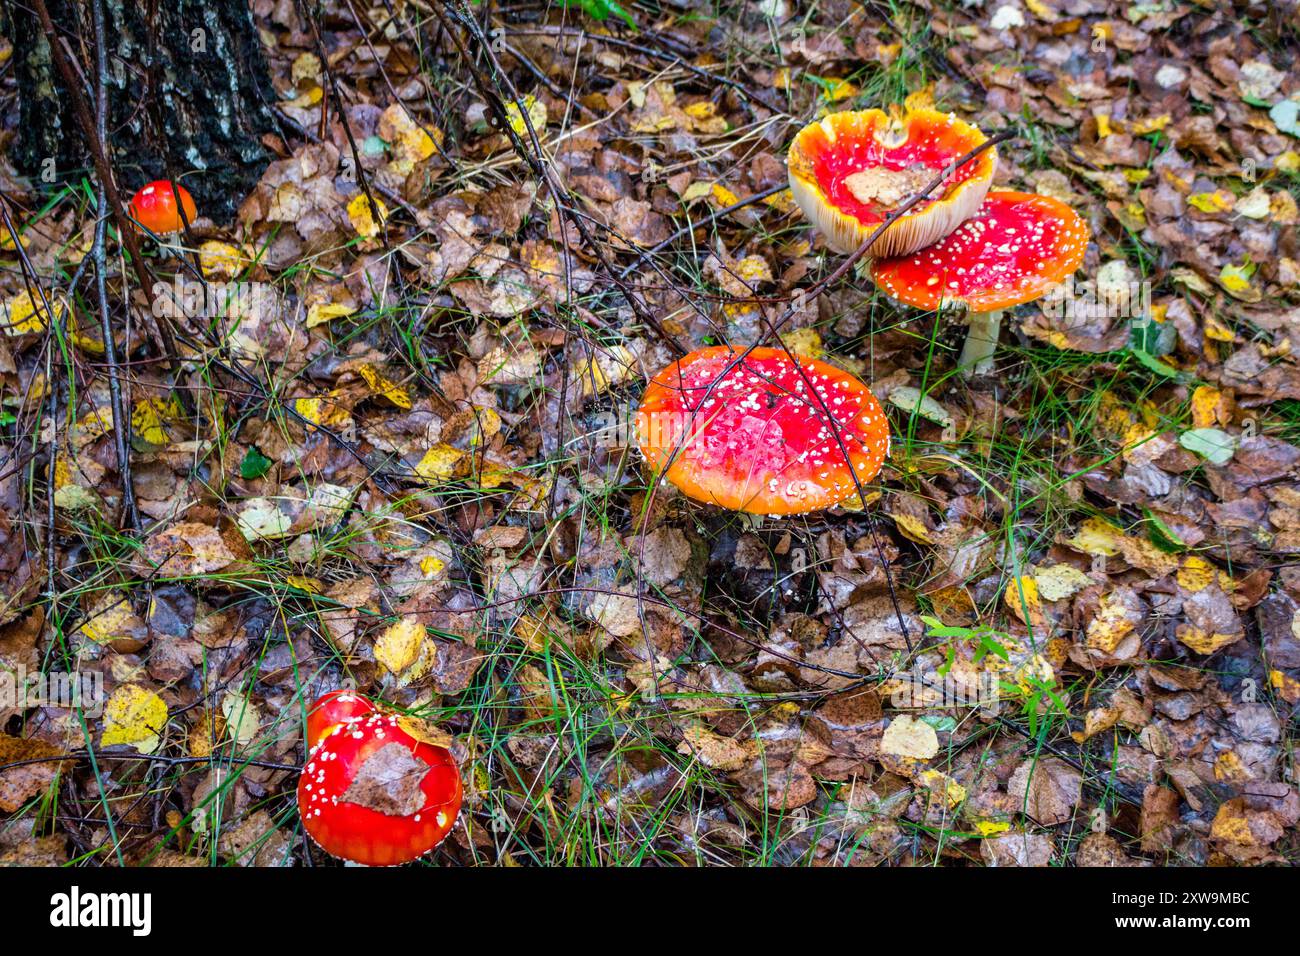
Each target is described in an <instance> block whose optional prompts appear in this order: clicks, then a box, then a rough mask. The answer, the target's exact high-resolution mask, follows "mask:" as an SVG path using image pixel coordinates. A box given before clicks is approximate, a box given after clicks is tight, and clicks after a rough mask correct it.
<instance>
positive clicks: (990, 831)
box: [975, 820, 1011, 837]
mask: <svg viewBox="0 0 1300 956" xmlns="http://www.w3.org/2000/svg"><path fill="white" fill-rule="evenodd" d="M975 829H976V830H978V831H979V835H980V836H982V837H991V836H995V835H997V834H999V833H1006V832H1007V831H1008V830H1010V829H1011V824H1010V823H1007V822H1005V821H997V820H980V821H979V822H978V823H976V824H975Z"/></svg>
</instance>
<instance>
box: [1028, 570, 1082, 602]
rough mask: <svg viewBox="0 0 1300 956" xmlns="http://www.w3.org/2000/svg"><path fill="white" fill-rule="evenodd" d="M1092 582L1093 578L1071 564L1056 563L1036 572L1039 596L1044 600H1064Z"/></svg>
mask: <svg viewBox="0 0 1300 956" xmlns="http://www.w3.org/2000/svg"><path fill="white" fill-rule="evenodd" d="M1091 583H1092V578H1090V577H1088V575H1086V574H1084V573H1083V572H1082V571H1080V570H1079V569H1078V568H1076V567H1073V566H1072V565H1069V564H1054V565H1052V566H1051V567H1048V568H1039V569H1038V570H1036V571H1035V572H1034V584H1035V586H1036V587H1037V588H1038V596H1039V598H1041V599H1042V600H1044V601H1063V600H1065V599H1066V598H1068V597H1070V596H1071V595H1072V594H1075V593H1076V592H1078V591H1081V590H1083V589H1084V588H1086V587H1087V586H1088V585H1089V584H1091Z"/></svg>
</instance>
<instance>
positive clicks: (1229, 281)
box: [1219, 262, 1255, 295]
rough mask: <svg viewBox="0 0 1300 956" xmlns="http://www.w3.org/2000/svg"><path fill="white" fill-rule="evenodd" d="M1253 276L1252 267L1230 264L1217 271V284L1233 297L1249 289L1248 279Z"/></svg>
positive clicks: (1253, 270)
mask: <svg viewBox="0 0 1300 956" xmlns="http://www.w3.org/2000/svg"><path fill="white" fill-rule="evenodd" d="M1254 274H1255V267H1254V266H1252V265H1249V264H1246V265H1240V266H1239V265H1234V264H1233V263H1231V262H1230V263H1228V264H1227V265H1225V266H1224V267H1223V268H1222V269H1220V270H1219V284H1220V285H1221V286H1223V287H1224V288H1225V289H1227V290H1228V291H1229V292H1231V293H1233V294H1234V295H1235V294H1238V293H1242V292H1245V291H1247V290H1248V289H1249V288H1250V277H1251V276H1252V275H1254Z"/></svg>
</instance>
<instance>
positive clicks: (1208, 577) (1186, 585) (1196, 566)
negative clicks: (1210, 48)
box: [1177, 554, 1215, 594]
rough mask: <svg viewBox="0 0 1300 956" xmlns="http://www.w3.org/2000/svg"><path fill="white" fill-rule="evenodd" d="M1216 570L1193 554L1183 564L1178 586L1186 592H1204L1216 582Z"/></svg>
mask: <svg viewBox="0 0 1300 956" xmlns="http://www.w3.org/2000/svg"><path fill="white" fill-rule="evenodd" d="M1214 575H1215V568H1214V566H1213V565H1211V564H1210V562H1208V561H1206V560H1205V559H1204V558H1198V557H1197V556H1196V555H1194V554H1191V555H1188V556H1187V560H1186V561H1184V562H1183V566H1182V567H1181V568H1179V569H1178V574H1177V580H1178V586H1179V587H1180V588H1182V589H1183V590H1184V591H1187V592H1189V593H1191V594H1195V593H1196V592H1197V591H1203V590H1205V589H1206V588H1207V587H1209V586H1210V583H1211V582H1213V581H1214Z"/></svg>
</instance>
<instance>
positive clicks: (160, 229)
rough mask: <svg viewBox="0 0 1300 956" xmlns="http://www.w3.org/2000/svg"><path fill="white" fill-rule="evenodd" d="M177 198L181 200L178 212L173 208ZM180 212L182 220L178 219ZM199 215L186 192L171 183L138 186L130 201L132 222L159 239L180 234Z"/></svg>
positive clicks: (163, 182)
mask: <svg viewBox="0 0 1300 956" xmlns="http://www.w3.org/2000/svg"><path fill="white" fill-rule="evenodd" d="M173 190H174V191H173ZM178 195H179V196H180V197H181V207H180V208H179V209H178V208H177V206H176V197H177V196H178ZM181 209H184V211H185V219H184V220H182V219H181ZM198 214H199V212H198V208H197V207H196V206H195V205H194V199H193V197H192V196H190V194H189V190H187V189H186V188H185V187H184V186H182V185H181V184H180V183H173V182H172V181H171V180H170V179H155V180H154V181H153V182H151V183H149V184H148V185H146V186H141V187H140V189H138V190H137V191H136V194H135V195H134V196H132V197H131V218H132V219H134V220H135V221H136V222H138V223H139V224H140V225H142V226H144V227H145V228H146V229H148V230H149V231H150V232H153V233H157V234H158V235H160V236H165V235H167V234H168V233H170V232H180V231H181V230H182V229H184V228H185V223H187V222H188V223H193V222H194V220H195V218H196V217H197V216H198Z"/></svg>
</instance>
